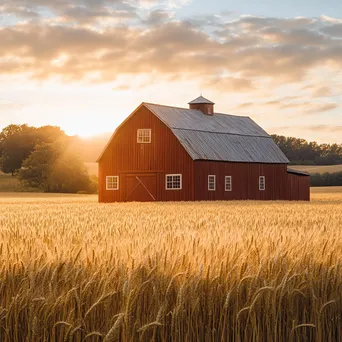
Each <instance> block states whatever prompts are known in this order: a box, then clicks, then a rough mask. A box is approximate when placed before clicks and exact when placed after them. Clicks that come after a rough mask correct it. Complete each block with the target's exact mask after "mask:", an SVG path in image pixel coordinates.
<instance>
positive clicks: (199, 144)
mask: <svg viewBox="0 0 342 342" xmlns="http://www.w3.org/2000/svg"><path fill="white" fill-rule="evenodd" d="M144 106H146V107H147V108H148V109H149V110H150V111H151V112H153V113H154V114H155V115H156V116H157V117H158V118H159V119H160V120H161V121H163V122H164V123H165V124H166V125H167V126H168V127H169V128H170V129H171V130H172V132H173V133H174V135H175V136H176V137H177V139H178V140H179V142H180V143H181V144H182V145H183V147H184V148H185V150H186V151H187V152H188V154H189V155H190V156H191V158H192V159H193V160H212V161H230V162H249V163H272V164H287V163H289V160H288V159H287V158H286V156H285V155H284V153H283V152H282V151H281V150H280V148H279V147H278V146H277V144H276V143H275V142H274V141H273V139H272V137H270V136H269V135H268V134H267V133H266V132H265V131H264V130H263V129H262V128H261V127H260V126H258V125H257V124H256V123H255V122H254V121H253V120H252V119H250V118H249V117H243V116H235V115H227V114H216V113H215V114H214V115H213V116H209V115H205V114H203V113H202V112H201V111H199V110H195V109H185V108H176V107H168V106H162V105H155V104H150V103H144Z"/></svg>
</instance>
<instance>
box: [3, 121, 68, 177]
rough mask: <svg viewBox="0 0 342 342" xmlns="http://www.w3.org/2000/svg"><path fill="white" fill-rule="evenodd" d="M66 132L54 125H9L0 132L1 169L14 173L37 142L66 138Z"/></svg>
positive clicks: (49, 141) (50, 141)
mask: <svg viewBox="0 0 342 342" xmlns="http://www.w3.org/2000/svg"><path fill="white" fill-rule="evenodd" d="M65 137H66V135H65V133H64V132H63V131H62V130H61V129H60V128H59V127H54V126H43V127H39V128H35V127H30V126H28V125H9V126H7V127H5V128H4V129H3V130H2V132H1V133H0V169H1V171H3V172H4V173H12V175H14V174H15V173H16V172H17V171H18V170H20V168H21V167H22V164H23V162H24V160H25V159H27V158H28V156H29V155H30V154H31V153H32V151H33V150H34V148H35V146H36V145H37V144H42V143H52V142H54V141H56V140H58V139H61V138H65Z"/></svg>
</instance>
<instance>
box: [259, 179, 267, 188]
mask: <svg viewBox="0 0 342 342" xmlns="http://www.w3.org/2000/svg"><path fill="white" fill-rule="evenodd" d="M262 181H263V187H262V186H261V185H262V183H261V182H262ZM265 190H266V177H265V176H260V177H259V191H265Z"/></svg>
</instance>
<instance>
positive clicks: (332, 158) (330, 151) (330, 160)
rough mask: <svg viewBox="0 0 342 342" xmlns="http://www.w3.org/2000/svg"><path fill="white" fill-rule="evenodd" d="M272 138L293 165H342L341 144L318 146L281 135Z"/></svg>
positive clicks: (315, 143)
mask: <svg viewBox="0 0 342 342" xmlns="http://www.w3.org/2000/svg"><path fill="white" fill-rule="evenodd" d="M272 138H273V140H274V141H275V142H276V144H277V145H278V146H279V148H280V149H281V150H282V151H283V153H284V154H285V155H286V157H287V158H288V159H289V161H290V163H291V164H293V165H338V164H342V144H318V143H317V142H315V141H314V142H308V141H306V140H305V139H298V138H293V137H285V136H282V135H272Z"/></svg>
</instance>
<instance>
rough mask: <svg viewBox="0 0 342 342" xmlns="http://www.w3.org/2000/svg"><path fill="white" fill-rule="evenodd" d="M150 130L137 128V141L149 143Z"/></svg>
mask: <svg viewBox="0 0 342 342" xmlns="http://www.w3.org/2000/svg"><path fill="white" fill-rule="evenodd" d="M151 136H152V133H151V130H150V129H138V135H137V142H138V143H139V144H150V143H151Z"/></svg>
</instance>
